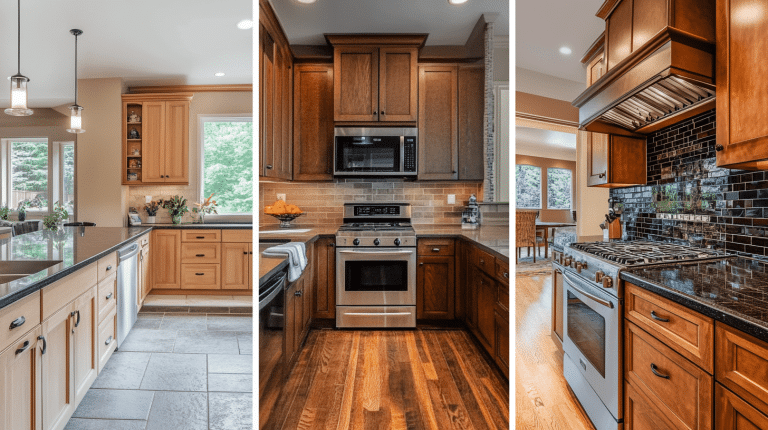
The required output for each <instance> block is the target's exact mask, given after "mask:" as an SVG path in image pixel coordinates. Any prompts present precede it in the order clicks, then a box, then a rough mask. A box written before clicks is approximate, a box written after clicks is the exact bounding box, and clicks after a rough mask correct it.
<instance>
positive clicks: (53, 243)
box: [0, 227, 151, 308]
mask: <svg viewBox="0 0 768 430" xmlns="http://www.w3.org/2000/svg"><path fill="white" fill-rule="evenodd" d="M150 230H151V228H148V227H127V228H124V227H62V229H61V230H59V231H56V232H53V231H50V230H40V231H35V232H32V233H27V234H23V235H19V236H16V237H13V238H12V239H9V240H4V241H0V261H9V260H60V261H61V262H60V263H58V264H55V265H53V266H51V267H49V268H48V269H44V270H41V271H39V272H37V273H34V274H32V275H29V276H27V277H24V278H21V279H17V280H15V281H12V282H7V283H4V284H0V308H4V307H6V306H8V305H10V304H11V303H13V302H15V301H17V300H19V299H21V298H23V297H26V296H28V295H30V294H32V293H34V292H35V291H38V290H40V289H42V288H43V287H45V286H46V285H48V284H51V283H53V282H55V281H58V280H59V279H61V278H63V277H65V276H67V275H69V274H71V273H73V272H75V271H77V270H79V269H81V268H83V267H85V266H87V265H89V264H91V263H93V262H95V261H96V260H98V259H99V258H101V257H103V256H105V255H107V254H108V253H110V252H115V251H117V250H118V249H119V248H120V247H121V245H124V244H126V243H128V242H131V241H134V240H136V239H137V238H138V237H139V236H142V235H144V234H147V233H148V232H149V231H150Z"/></svg>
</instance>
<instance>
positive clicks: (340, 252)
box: [339, 250, 413, 256]
mask: <svg viewBox="0 0 768 430" xmlns="http://www.w3.org/2000/svg"><path fill="white" fill-rule="evenodd" d="M339 254H367V255H379V256H381V255H390V254H413V251H346V250H344V251H341V250H340V251H339Z"/></svg>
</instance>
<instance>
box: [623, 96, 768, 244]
mask: <svg viewBox="0 0 768 430" xmlns="http://www.w3.org/2000/svg"><path fill="white" fill-rule="evenodd" d="M647 144H648V155H647V156H648V183H647V185H643V186H637V187H626V188H615V189H612V190H611V197H614V198H617V199H618V200H619V202H620V203H621V204H623V205H624V213H623V214H622V223H623V224H624V236H625V238H626V239H629V240H634V239H648V240H661V241H668V240H672V241H675V242H681V243H687V244H690V245H694V246H701V247H715V248H718V249H720V250H724V251H728V252H731V253H736V254H741V255H752V256H755V257H768V175H766V173H765V172H751V171H744V170H731V169H722V168H719V167H717V166H716V162H715V160H716V158H715V110H714V109H713V110H711V111H709V112H705V113H702V114H700V115H697V116H695V117H693V118H690V119H687V120H685V121H683V122H680V123H678V124H675V125H672V126H669V127H667V128H664V129H661V130H659V131H657V132H655V133H653V134H651V135H649V136H648V138H647Z"/></svg>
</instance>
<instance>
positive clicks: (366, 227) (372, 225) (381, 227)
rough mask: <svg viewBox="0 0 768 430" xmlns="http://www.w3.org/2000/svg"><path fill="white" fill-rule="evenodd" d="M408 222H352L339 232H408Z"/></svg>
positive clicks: (409, 227) (409, 224)
mask: <svg viewBox="0 0 768 430" xmlns="http://www.w3.org/2000/svg"><path fill="white" fill-rule="evenodd" d="M409 230H413V227H411V223H409V222H354V223H347V224H343V225H342V226H341V227H339V231H409Z"/></svg>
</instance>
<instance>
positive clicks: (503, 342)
mask: <svg viewBox="0 0 768 430" xmlns="http://www.w3.org/2000/svg"><path fill="white" fill-rule="evenodd" d="M494 324H495V328H494V344H495V345H494V346H495V351H494V355H493V357H494V359H495V360H496V364H497V365H498V366H499V368H501V372H502V373H504V376H506V377H507V378H509V321H507V320H506V319H505V318H504V317H502V316H501V315H500V314H499V313H498V312H495V313H494Z"/></svg>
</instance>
